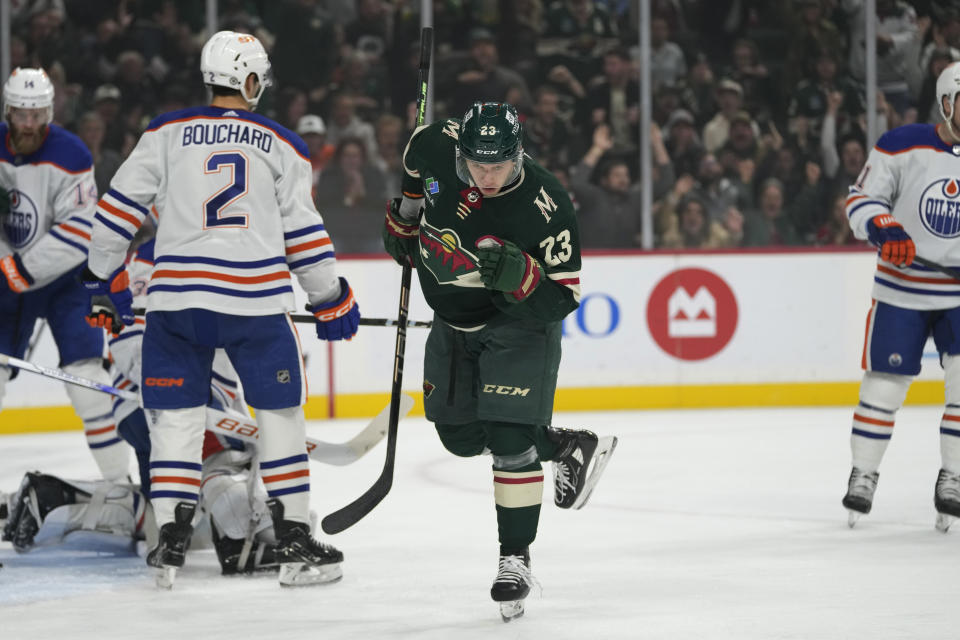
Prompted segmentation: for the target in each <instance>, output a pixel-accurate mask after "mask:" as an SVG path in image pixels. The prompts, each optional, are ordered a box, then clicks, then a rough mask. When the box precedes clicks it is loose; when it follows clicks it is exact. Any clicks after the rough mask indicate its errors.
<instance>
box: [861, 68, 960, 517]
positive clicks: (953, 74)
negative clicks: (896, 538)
mask: <svg viewBox="0 0 960 640" xmlns="http://www.w3.org/2000/svg"><path fill="white" fill-rule="evenodd" d="M936 89H937V100H938V102H939V104H940V113H941V114H942V116H943V122H941V123H940V124H938V125H936V126H933V125H927V124H912V125H906V126H903V127H898V128H896V129H893V130H891V131H888V132H887V133H885V134H884V135H883V136H881V137H880V140H879V141H878V142H877V144H876V146H875V147H874V148H873V150H872V151H871V152H870V156H869V158H868V159H867V163H866V165H865V166H864V168H863V171H862V173H861V174H860V177H859V178H858V179H857V182H856V183H855V184H854V185H853V186H852V187H850V197H849V198H848V199H847V215H848V217H849V221H850V226H851V227H852V229H853V231H854V233H855V234H856V236H857V237H858V238H860V239H865V240H869V241H870V242H871V243H872V244H874V245H875V246H876V247H877V248H878V249H879V258H878V260H877V270H876V274H875V275H874V284H873V292H872V297H873V304H872V306H871V308H870V311H869V313H868V315H867V332H866V343H865V344H864V349H863V360H862V366H863V369H864V375H863V381H862V383H861V385H860V403H859V404H858V405H857V408H856V410H855V412H854V415H853V429H852V435H851V439H850V440H851V449H852V453H853V469H852V471H851V473H850V478H849V481H848V487H847V493H846V495H845V496H844V498H843V506H845V507H846V508H847V509H848V511H849V513H850V517H849V524H850V526H851V527H852V526H854V524H855V523H856V521H857V519H858V518H859V517H860V516H861V515H863V514H867V513H870V509H871V507H872V505H873V496H874V492H875V490H876V488H877V480H878V478H879V473H878V469H879V466H880V461H881V460H882V458H883V454H884V452H885V451H886V448H887V445H888V444H889V442H890V436H891V434H892V432H893V425H894V420H895V416H896V412H897V411H898V410H899V409H900V407H901V406H902V405H903V401H904V399H905V397H906V394H907V389H908V388H909V387H910V383H911V382H912V381H913V379H914V377H915V376H916V375H917V374H918V373H919V372H920V359H921V356H922V352H923V348H924V345H925V343H926V341H927V338H928V337H931V336H932V337H933V340H934V342H935V344H936V347H937V351H938V352H939V353H940V364H941V366H942V367H943V371H944V388H945V395H946V407H945V409H944V413H943V418H942V420H941V422H940V453H941V469H940V471H939V473H938V475H937V479H936V483H935V488H934V506H935V508H936V511H937V528H938V529H940V530H941V531H946V530H947V528H948V527H949V526H950V522H951V521H952V520H953V519H954V518H957V517H960V281H958V280H957V279H954V278H953V277H951V276H950V275H946V274H944V273H941V272H940V271H937V270H934V269H931V268H929V267H926V266H923V265H921V264H919V263H918V262H916V261H914V257H915V256H918V257H921V258H923V259H925V260H926V261H932V262H934V263H938V264H939V265H944V266H946V267H949V268H952V269H954V270H960V242H958V238H960V100H958V97H960V64H953V65H951V66H949V67H947V68H946V69H945V70H944V71H943V72H942V73H941V74H940V77H939V78H938V79H937V87H936Z"/></svg>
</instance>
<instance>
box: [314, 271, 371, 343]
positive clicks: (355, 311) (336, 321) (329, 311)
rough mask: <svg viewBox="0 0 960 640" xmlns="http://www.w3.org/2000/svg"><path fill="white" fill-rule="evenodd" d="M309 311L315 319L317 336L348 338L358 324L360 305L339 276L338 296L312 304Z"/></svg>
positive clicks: (331, 338)
mask: <svg viewBox="0 0 960 640" xmlns="http://www.w3.org/2000/svg"><path fill="white" fill-rule="evenodd" d="M310 313H312V314H313V317H314V318H316V319H317V337H318V338H320V339H321V340H349V339H350V338H352V337H353V336H354V335H356V333H357V327H359V326H360V307H358V306H357V302H356V300H354V299H353V290H351V289H350V285H349V284H347V281H346V279H344V278H340V297H339V298H337V299H336V300H334V301H333V302H326V303H323V304H318V305H314V306H313V307H311V308H310Z"/></svg>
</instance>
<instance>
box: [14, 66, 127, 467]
mask: <svg viewBox="0 0 960 640" xmlns="http://www.w3.org/2000/svg"><path fill="white" fill-rule="evenodd" d="M52 119H53V85H52V84H51V82H50V79H49V78H48V77H47V74H46V73H44V71H43V70H42V69H21V68H18V69H16V70H14V71H13V73H11V74H10V77H9V78H8V79H7V80H6V82H5V84H4V86H3V122H2V123H0V140H3V143H0V200H2V201H4V204H6V205H7V206H4V207H0V269H2V276H0V352H2V353H4V354H6V355H10V356H15V357H24V353H25V351H26V349H27V345H28V344H29V342H30V337H31V335H32V334H33V331H34V327H35V325H36V323H37V320H38V319H41V318H46V320H47V324H48V326H49V327H50V329H51V332H52V334H53V339H54V341H55V342H56V344H57V349H58V350H59V352H60V367H61V368H63V369H64V370H65V371H66V372H68V373H71V374H73V375H76V376H80V377H83V378H87V379H90V380H96V381H97V382H101V383H104V384H109V383H110V378H109V376H108V375H107V373H106V371H104V369H103V366H102V362H103V361H102V357H103V353H104V349H103V347H104V345H103V335H102V332H101V331H97V330H95V329H91V328H90V327H87V326H85V325H84V323H83V321H82V319H83V317H84V316H85V315H86V313H87V296H86V294H85V293H84V291H83V288H82V287H81V286H80V285H79V283H78V282H77V274H78V273H79V271H80V269H81V268H82V265H83V263H84V262H85V261H86V258H87V250H88V247H89V244H90V230H91V227H92V222H93V212H94V206H95V204H96V201H97V187H96V184H95V183H94V179H93V158H92V157H91V155H90V152H89V150H87V148H86V147H85V146H84V144H83V142H82V141H81V140H80V139H79V138H78V137H76V136H75V135H73V134H72V133H70V132H68V131H66V130H64V129H62V128H60V127H58V126H57V125H55V124H52V122H51V120H52ZM15 375H16V370H11V369H9V368H6V367H0V402H2V399H3V396H4V392H5V387H6V385H7V382H8V381H10V380H11V379H12V378H13V376H15ZM66 390H67V395H68V396H69V398H70V402H71V404H72V405H73V408H74V410H75V411H76V413H77V415H78V416H79V417H80V419H81V420H82V421H83V429H84V434H85V436H86V440H87V444H88V445H89V447H90V451H91V452H92V453H93V456H94V459H95V460H96V462H97V465H98V467H99V468H100V471H101V473H102V474H103V476H104V478H107V479H109V480H119V479H122V478H126V476H127V472H128V468H129V459H130V449H129V447H128V446H127V445H126V443H124V442H122V441H121V440H120V438H119V437H118V436H117V430H116V426H115V423H114V422H113V416H112V414H111V411H110V399H109V397H107V396H105V395H104V394H102V393H98V392H96V391H91V390H89V389H84V388H81V387H78V386H74V385H69V384H68V385H66Z"/></svg>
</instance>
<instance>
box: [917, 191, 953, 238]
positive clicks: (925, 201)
mask: <svg viewBox="0 0 960 640" xmlns="http://www.w3.org/2000/svg"><path fill="white" fill-rule="evenodd" d="M920 220H921V221H922V222H923V226H924V227H926V228H927V230H928V231H929V232H930V233H932V234H933V235H935V236H939V237H941V238H956V237H957V236H960V180H958V179H957V178H941V179H940V180H937V181H936V182H934V183H933V184H931V185H930V186H928V187H927V188H926V189H924V190H923V193H922V194H921V195H920Z"/></svg>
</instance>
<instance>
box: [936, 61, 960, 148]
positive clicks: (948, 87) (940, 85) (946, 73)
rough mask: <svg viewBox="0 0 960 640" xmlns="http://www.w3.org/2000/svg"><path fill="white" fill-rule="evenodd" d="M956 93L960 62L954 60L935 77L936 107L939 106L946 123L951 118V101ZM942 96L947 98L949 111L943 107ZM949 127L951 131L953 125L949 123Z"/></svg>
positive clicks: (959, 90)
mask: <svg viewBox="0 0 960 640" xmlns="http://www.w3.org/2000/svg"><path fill="white" fill-rule="evenodd" d="M958 93H960V62H954V63H952V64H949V65H947V67H946V68H945V69H944V70H943V71H941V72H940V77H939V78H937V107H939V108H940V115H941V116H943V119H944V120H946V122H947V124H948V125H949V124H950V121H951V120H952V119H953V103H954V101H955V100H956V97H957V94H958ZM944 97H946V98H947V101H948V108H949V111H947V110H945V109H944V108H943V98H944ZM950 128H951V131H952V130H953V126H952V125H950Z"/></svg>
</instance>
